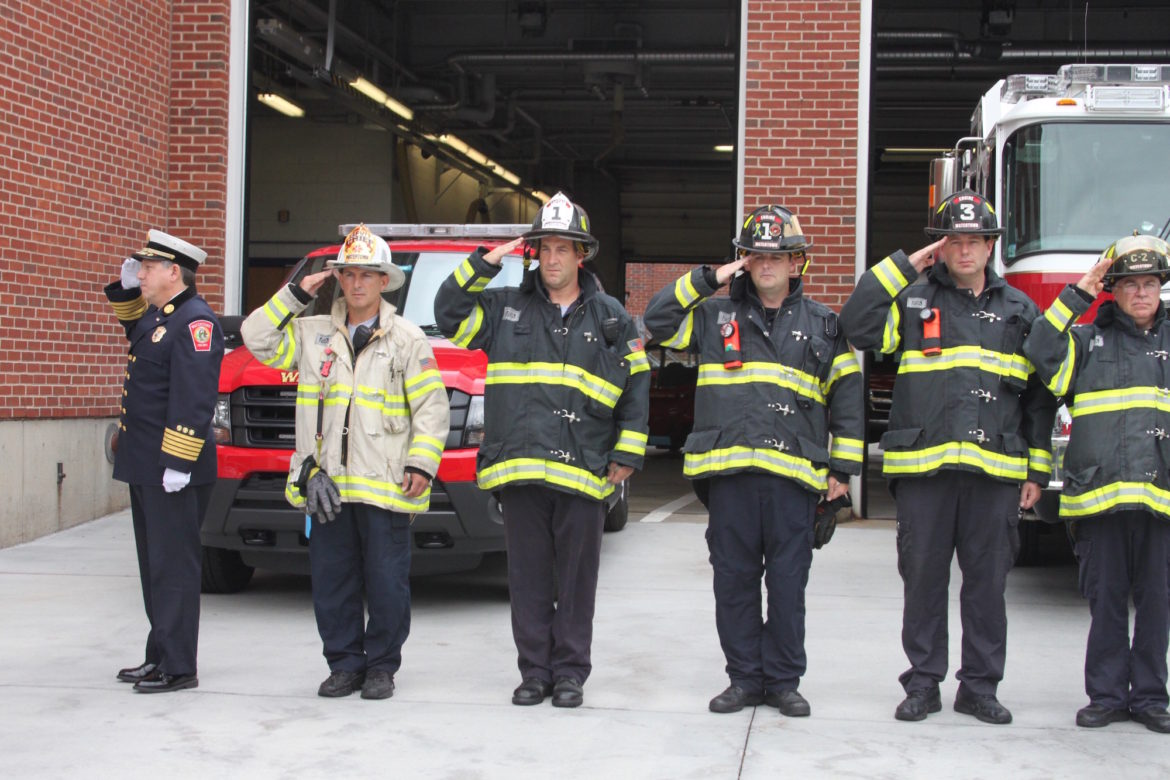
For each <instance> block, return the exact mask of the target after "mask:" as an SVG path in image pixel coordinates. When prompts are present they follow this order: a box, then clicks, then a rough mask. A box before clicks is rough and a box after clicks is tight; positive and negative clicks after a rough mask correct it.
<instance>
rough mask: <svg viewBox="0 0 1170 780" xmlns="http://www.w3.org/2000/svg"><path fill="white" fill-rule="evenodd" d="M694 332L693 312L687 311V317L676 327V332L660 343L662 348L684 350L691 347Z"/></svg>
mask: <svg viewBox="0 0 1170 780" xmlns="http://www.w3.org/2000/svg"><path fill="white" fill-rule="evenodd" d="M694 330H695V312H694V311H688V312H687V316H685V317H683V321H682V324H681V325H679V326H678V330H676V331H675V332H674V335H673V336H671V337H670V338H668V339H667V340H666V341H663V342H662V346H664V347H669V348H671V349H686V348H687V347H689V346H690V345H691V336H692V335H693V334H694Z"/></svg>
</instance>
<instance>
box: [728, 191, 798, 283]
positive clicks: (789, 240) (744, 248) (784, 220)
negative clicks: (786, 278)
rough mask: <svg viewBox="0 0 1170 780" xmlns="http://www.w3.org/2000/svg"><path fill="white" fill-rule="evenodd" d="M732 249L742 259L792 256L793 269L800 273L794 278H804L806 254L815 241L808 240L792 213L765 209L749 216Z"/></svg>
mask: <svg viewBox="0 0 1170 780" xmlns="http://www.w3.org/2000/svg"><path fill="white" fill-rule="evenodd" d="M731 245H732V246H733V247H735V248H736V250H737V254H739V255H743V254H747V253H751V252H759V253H763V254H779V253H791V254H793V255H794V257H793V258H792V264H793V267H794V268H797V267H799V269H800V270H799V271H798V272H796V274H794V275H795V276H803V275H804V272H805V271H806V270H808V264H809V257H808V255H807V254H806V253H805V250H806V249H808V248H809V247H811V246H812V241H809V240H808V238H807V237H805V235H804V231H803V230H801V227H800V220H798V219H797V218H796V215H795V214H793V213H792V212H791V211H789V210H788V209H786V208H784V207H783V206H761V207H760V208H758V209H756V210H755V211H753V212H752V213H750V214H748V215H747V218H746V219H744V221H743V225H742V226H741V227H740V230H739V236H737V237H736V238H733V239H731Z"/></svg>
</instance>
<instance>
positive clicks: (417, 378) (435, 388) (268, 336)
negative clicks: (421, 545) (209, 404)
mask: <svg viewBox="0 0 1170 780" xmlns="http://www.w3.org/2000/svg"><path fill="white" fill-rule="evenodd" d="M328 265H329V266H330V267H329V268H327V269H326V270H324V271H321V272H319V273H315V274H311V275H309V276H306V277H305V278H303V279H301V281H300V282H299V283H289V284H288V285H287V286H285V287H283V288H282V289H280V290H279V291H277V293H276V295H274V296H272V298H271V299H270V300H269V301H268V302H267V303H266V304H264V305H263V306H261V307H260V308H259V309H257V310H256V311H254V312H252V313H251V314H250V315H249V316H248V318H247V319H246V320H244V324H243V327H242V328H241V332H242V335H243V337H244V343H245V344H247V346H248V349H250V350H251V351H252V354H253V355H255V356H256V358H257V359H258V360H260V361H262V362H263V363H264V364H265V365H268V366H271V367H273V368H279V369H281V370H290V369H296V370H297V371H298V372H299V376H300V380H299V384H298V386H297V415H296V418H297V419H296V452H295V453H294V454H293V457H292V461H291V462H290V463H289V473H288V483H287V485H286V487H285V498H287V499H288V501H289V503H291V504H292V505H293V506H295V507H305V509H306V510H307V512H308V513H309V514H310V515H311V516H312V524H311V531H310V533H309V564H310V568H311V571H312V576H313V611H314V613H315V614H316V616H317V630H318V632H319V633H320V635H321V641H322V643H323V645H324V654H325V660H326V661H327V662H328V664H329V670H330V674H329V677H328V678H326V679H325V681H324V682H322V683H321V685H320V686H319V687H318V689H317V693H318V695H320V696H327V697H339V696H348V695H349V694H351V693H353V692H355V691H358V690H360V691H361V696H362V698H363V699H386V698H389V697H390V696H392V695H393V694H394V687H395V684H394V675H395V674H396V673H397V671H398V669H399V667H400V666H401V665H402V646H403V644H404V643H405V642H406V637H407V635H408V634H409V633H410V580H409V579H408V576H409V573H410V522H411V519H412V518H413V517H414V515H416V514H418V513H419V512H425V511H427V509H428V507H429V506H430V497H431V480H432V479H433V478H434V476H435V474H437V473H438V469H439V460H440V458H441V457H442V454H443V445H444V443H445V442H446V440H447V431H448V424H449V413H450V412H449V407H448V404H447V391H446V388H445V387H444V385H443V379H442V377H441V376H440V375H439V370H438V366H437V365H436V363H435V356H434V353H433V352H432V351H431V346H430V343H429V342H428V341H427V338H426V336H425V335H423V332H422V331H421V330H420V329H419V328H418V327H417V326H416V325H414V324H412V323H410V322H408V321H407V320H405V319H403V318H402V317H400V316H398V314H397V313H395V308H394V306H393V305H392V304H390V303H389V302H387V301H386V300H384V299H383V297H382V294H383V293H386V292H390V291H393V290H397V289H398V288H399V287H401V286H402V284H403V283H404V281H405V278H406V277H405V274H404V273H403V271H402V269H401V268H399V267H398V266H396V265H394V263H393V261H392V258H391V255H390V247H389V246H388V245H387V244H386V242H385V241H383V240H382V238H381V237H379V236H375V235H373V234H372V233H371V232H370V231H369V230H368V229H367V228H366V227H365V225H359V226H358V227H356V228H354V229H353V230H352V231H351V232H350V233H349V235H348V236H346V238H345V243H344V244H343V245H342V247H341V250H340V251H339V252H338V253H337V258H336V259H335V260H330V261H329V263H328ZM332 279H336V283H337V286H338V287H339V288H340V290H341V295H340V296H337V297H336V299H335V300H334V301H333V310H332V312H331V313H330V314H327V315H325V314H323V315H317V316H308V317H300V316H298V315H299V314H301V312H303V311H304V310H305V309H306V308H308V307H309V306H310V305H311V304H312V303H313V299H314V296H315V295H316V294H317V293H318V292H319V291H320V290H321V288H322V286H323V285H324V284H325V283H326V282H328V281H330V280H332ZM363 596H364V597H365V598H364V604H363ZM367 609H368V611H369V621H368V622H367V621H366V615H365V613H366V610H367Z"/></svg>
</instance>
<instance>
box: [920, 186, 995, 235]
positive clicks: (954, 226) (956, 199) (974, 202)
mask: <svg viewBox="0 0 1170 780" xmlns="http://www.w3.org/2000/svg"><path fill="white" fill-rule="evenodd" d="M1001 233H1003V228H1001V227H1000V226H999V220H997V219H996V217H995V209H994V208H993V207H992V205H991V203H990V202H988V200H987V198H985V197H983V196H982V195H980V194H979V193H978V192H975V191H973V190H959V191H958V192H956V193H954V194H952V195H950V196H948V197H947V198H946V199H945V200H943V202H942V203H940V204H938V208H936V209H935V210H934V212H933V213H931V215H930V227H928V228H926V235H928V236H930V237H932V238H939V237H941V236H955V235H960V234H967V235H977V236H998V235H1000V234H1001Z"/></svg>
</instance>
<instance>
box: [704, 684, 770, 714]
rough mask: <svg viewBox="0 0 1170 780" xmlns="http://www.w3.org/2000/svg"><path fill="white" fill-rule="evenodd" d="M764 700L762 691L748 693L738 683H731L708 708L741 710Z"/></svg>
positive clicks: (715, 710)
mask: <svg viewBox="0 0 1170 780" xmlns="http://www.w3.org/2000/svg"><path fill="white" fill-rule="evenodd" d="M763 701H764V694H762V693H748V692H747V691H745V690H744V689H743V688H740V687H739V686H738V685H729V686H727V688H726V689H725V690H724V691H723V693H721V694H719V695H718V696H716V697H715V698H714V699H712V700H711V703H710V704H708V705H707V709H709V710H711V712H739V711H740V710H742V709H743V708H744V707H755V706H758V705H760V704H762V703H763ZM777 706H779V704H777Z"/></svg>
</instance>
